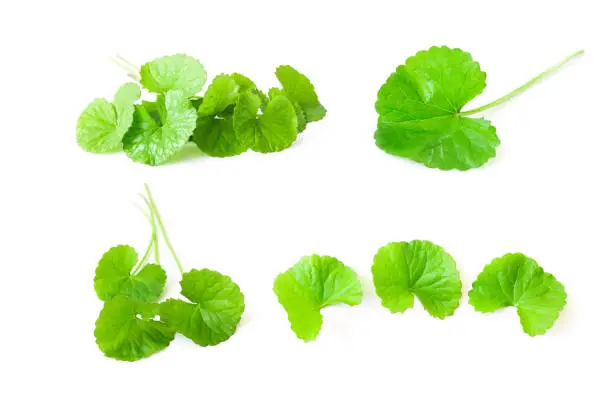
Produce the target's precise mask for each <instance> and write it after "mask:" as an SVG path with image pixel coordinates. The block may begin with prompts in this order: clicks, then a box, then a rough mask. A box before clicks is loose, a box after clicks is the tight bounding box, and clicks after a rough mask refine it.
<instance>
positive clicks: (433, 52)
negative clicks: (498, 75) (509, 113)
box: [375, 47, 583, 170]
mask: <svg viewBox="0 0 612 408" xmlns="http://www.w3.org/2000/svg"><path fill="white" fill-rule="evenodd" d="M582 53H583V51H578V52H576V53H574V54H572V55H571V56H569V57H568V58H566V59H564V60H563V61H561V62H560V63H559V64H557V65H555V66H553V67H551V68H549V69H547V70H546V71H544V72H542V73H541V74H539V75H538V76H536V77H535V78H533V79H532V80H530V81H529V82H527V83H526V84H524V85H522V86H521V87H519V88H517V89H515V90H514V91H512V92H510V93H509V94H507V95H505V96H503V97H501V98H499V99H497V100H495V101H493V102H491V103H489V104H487V105H484V106H482V107H480V108H477V109H472V110H469V111H462V109H463V107H464V106H465V105H466V104H467V103H468V102H469V101H471V100H472V99H473V98H475V97H476V96H477V95H479V94H480V93H481V92H482V91H483V90H484V89H485V79H486V74H485V73H484V72H483V71H482V70H481V69H480V65H479V64H478V62H476V61H474V60H473V59H472V56H471V55H470V54H469V53H467V52H465V51H462V50H460V49H457V48H455V49H451V48H448V47H431V48H430V49H429V50H426V51H420V52H418V53H417V54H416V55H414V56H412V57H410V58H408V59H407V60H406V63H405V64H403V65H400V66H398V67H397V69H396V71H395V72H394V73H393V74H391V76H389V78H388V79H387V81H386V82H385V84H384V85H383V86H382V87H381V88H380V90H379V92H378V100H377V101H376V111H377V112H378V114H379V118H378V129H377V130H376V133H375V139H376V144H377V145H378V147H379V148H380V149H382V150H384V151H385V152H387V153H390V154H392V155H395V156H399V157H405V158H408V159H411V160H414V161H416V162H419V163H422V164H424V165H425V166H427V167H433V168H438V169H441V170H450V169H458V170H468V169H471V168H475V167H480V166H482V165H484V164H485V163H486V162H487V161H488V160H489V159H491V158H492V157H494V156H495V151H496V149H497V146H498V145H499V139H498V137H497V132H496V129H495V127H494V126H493V125H491V122H489V121H488V120H485V119H484V118H470V117H468V116H470V115H474V114H477V113H480V112H482V111H484V110H487V109H490V108H492V107H494V106H497V105H499V104H501V103H503V102H505V101H507V100H509V99H511V98H513V97H514V96H516V95H517V94H519V93H521V92H523V91H525V90H526V89H528V88H529V87H531V86H532V85H533V84H534V83H535V82H537V81H539V80H540V79H541V78H543V77H545V76H547V75H549V74H550V73H552V72H555V71H557V70H558V69H559V68H560V67H561V66H562V65H563V64H565V63H566V62H567V61H569V60H570V59H572V58H574V57H576V56H578V55H580V54H582Z"/></svg>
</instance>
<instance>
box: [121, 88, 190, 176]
mask: <svg viewBox="0 0 612 408" xmlns="http://www.w3.org/2000/svg"><path fill="white" fill-rule="evenodd" d="M152 108H153V105H152V104H151V103H149V104H143V105H138V106H137V107H136V112H135V114H134V123H133V124H132V127H131V128H130V130H129V131H128V132H127V133H126V135H125V137H124V138H123V150H125V152H126V154H127V155H128V156H129V157H130V158H131V159H132V160H134V161H137V162H140V163H144V164H148V165H151V166H157V165H160V164H163V163H164V162H166V161H167V160H168V159H169V158H170V157H172V156H173V155H174V154H175V153H176V152H178V151H179V150H180V149H181V148H182V147H183V145H184V144H185V143H187V141H188V140H189V137H190V136H191V135H192V134H193V131H194V129H195V127H196V121H197V112H196V110H195V108H194V107H193V105H192V104H191V102H190V101H189V99H187V98H186V97H185V96H184V94H183V93H182V92H181V91H168V92H167V93H166V94H163V95H159V96H158V98H157V103H156V104H155V108H156V111H154V112H152Z"/></svg>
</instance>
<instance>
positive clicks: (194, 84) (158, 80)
mask: <svg viewBox="0 0 612 408" xmlns="http://www.w3.org/2000/svg"><path fill="white" fill-rule="evenodd" d="M140 76H141V80H140V82H141V83H142V86H143V87H145V88H146V89H148V90H149V91H151V92H156V93H165V92H168V91H171V90H179V91H183V93H184V94H185V95H186V96H191V95H194V94H196V93H198V92H200V91H201V90H202V87H203V86H204V83H205V82H206V70H205V69H204V67H203V66H202V64H200V62H199V61H198V60H196V59H195V58H192V57H190V56H188V55H185V54H177V55H172V56H168V57H161V58H157V59H155V60H153V61H151V62H147V63H146V64H144V65H143V66H142V67H141V68H140Z"/></svg>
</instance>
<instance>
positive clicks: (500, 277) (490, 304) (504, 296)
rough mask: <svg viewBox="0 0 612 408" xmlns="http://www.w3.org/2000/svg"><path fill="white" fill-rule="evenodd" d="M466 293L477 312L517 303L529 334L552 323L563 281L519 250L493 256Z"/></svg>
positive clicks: (562, 295)
mask: <svg viewBox="0 0 612 408" xmlns="http://www.w3.org/2000/svg"><path fill="white" fill-rule="evenodd" d="M468 295H469V298H470V304H471V305H472V306H474V308H475V309H476V310H477V311H479V312H483V313H487V312H493V311H495V310H497V309H501V308H504V307H507V306H514V307H516V309H517V312H518V315H519V318H520V321H521V325H522V326H523V330H524V331H525V333H527V334H529V335H530V336H536V335H538V334H544V333H546V331H547V330H548V329H550V328H551V327H552V326H553V324H554V323H555V321H556V320H557V318H558V317H559V313H560V312H561V310H563V308H564V307H565V299H566V294H565V289H564V287H563V285H562V284H561V283H560V282H559V281H557V280H556V279H555V277H554V276H553V275H551V274H550V273H546V272H544V270H543V269H542V268H541V267H540V266H539V265H538V264H537V262H536V261H534V260H533V259H531V258H528V257H526V256H525V255H523V254H520V253H516V254H506V255H504V256H503V257H501V258H496V259H494V260H493V261H492V262H491V263H490V264H489V265H487V266H486V267H485V268H484V270H483V271H482V272H481V273H480V275H478V278H477V279H476V281H474V283H473V284H472V290H470V292H469V294H468Z"/></svg>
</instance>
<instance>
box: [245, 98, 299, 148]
mask: <svg viewBox="0 0 612 408" xmlns="http://www.w3.org/2000/svg"><path fill="white" fill-rule="evenodd" d="M261 104H262V102H261V98H260V96H258V95H257V94H254V93H252V92H247V93H244V94H241V95H240V97H239V98H238V102H237V103H236V107H235V109H234V131H235V132H236V137H238V138H239V139H240V140H242V141H244V143H245V144H246V145H247V146H249V147H250V148H251V149H253V150H255V151H256V152H260V153H270V152H278V151H281V150H284V149H286V148H288V147H289V146H291V144H292V143H293V142H294V141H295V139H296V137H297V117H296V114H295V110H294V108H293V105H292V103H291V101H289V99H287V98H286V97H284V96H282V95H277V96H275V97H274V98H273V99H271V100H270V103H268V105H267V107H265V110H264V112H263V114H261V115H259V114H258V112H259V109H260V107H261Z"/></svg>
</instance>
